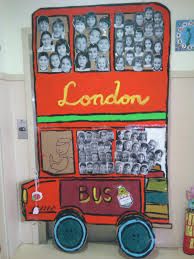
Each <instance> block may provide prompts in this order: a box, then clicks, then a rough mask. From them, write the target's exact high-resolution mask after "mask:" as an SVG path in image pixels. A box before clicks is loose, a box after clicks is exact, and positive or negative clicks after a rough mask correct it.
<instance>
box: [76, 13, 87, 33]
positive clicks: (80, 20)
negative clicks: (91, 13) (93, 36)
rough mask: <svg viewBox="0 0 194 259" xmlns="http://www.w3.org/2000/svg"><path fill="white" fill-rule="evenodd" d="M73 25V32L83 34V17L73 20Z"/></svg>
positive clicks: (84, 25) (84, 22) (84, 27)
mask: <svg viewBox="0 0 194 259" xmlns="http://www.w3.org/2000/svg"><path fill="white" fill-rule="evenodd" d="M73 25H74V28H75V31H76V32H77V33H79V34H83V33H84V31H85V29H86V21H85V16H81V15H77V16H75V17H74V19H73Z"/></svg>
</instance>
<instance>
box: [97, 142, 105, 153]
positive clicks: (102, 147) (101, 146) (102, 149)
mask: <svg viewBox="0 0 194 259" xmlns="http://www.w3.org/2000/svg"><path fill="white" fill-rule="evenodd" d="M103 151H104V144H99V145H98V152H103Z"/></svg>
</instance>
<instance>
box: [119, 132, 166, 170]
mask: <svg viewBox="0 0 194 259" xmlns="http://www.w3.org/2000/svg"><path fill="white" fill-rule="evenodd" d="M147 133H148V132H147V131H146V129H127V130H118V131H117V138H116V152H115V171H116V173H118V174H133V175H146V174H148V172H149V171H161V160H162V157H163V156H164V150H162V149H160V147H159V143H158V142H157V141H156V140H155V139H149V140H148V138H147Z"/></svg>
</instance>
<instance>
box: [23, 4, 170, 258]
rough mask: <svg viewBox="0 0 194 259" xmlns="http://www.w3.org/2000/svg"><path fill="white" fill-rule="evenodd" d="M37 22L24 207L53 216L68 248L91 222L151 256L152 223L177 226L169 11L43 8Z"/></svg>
mask: <svg viewBox="0 0 194 259" xmlns="http://www.w3.org/2000/svg"><path fill="white" fill-rule="evenodd" d="M32 24H33V46H32V47H33V63H34V64H33V69H34V79H35V80H34V81H35V96H36V102H35V104H36V126H37V136H38V158H39V174H38V179H37V178H36V179H35V181H30V182H28V183H25V184H23V185H22V213H23V215H24V216H25V219H26V220H37V221H38V220H44V221H55V226H54V233H53V234H54V239H55V242H56V244H57V246H58V247H59V248H60V249H62V250H63V251H65V252H74V251H77V250H80V249H81V248H82V247H83V246H84V244H85V243H86V239H87V228H86V224H87V223H89V224H113V225H117V239H118V243H119V247H120V249H121V250H122V251H123V252H124V253H125V254H127V255H128V256H132V257H136V258H141V257H145V256H147V255H148V254H150V253H151V252H152V250H153V249H154V246H155V235H154V233H153V229H152V227H153V226H154V224H156V225H157V227H164V226H165V227H168V228H169V227H171V225H170V222H169V207H168V188H167V181H168V171H167V151H168V150H167V147H168V145H167V137H166V136H167V127H168V107H167V103H168V84H169V50H170V48H169V47H170V13H169V10H168V9H167V8H166V7H165V6H163V5H161V4H158V3H141V4H139V3H138V4H120V5H105V6H92V7H91V6H89V7H88V6H82V7H64V8H63V7H62V8H42V9H39V10H37V11H35V12H34V14H33V17H32ZM136 25H137V26H136ZM124 40H125V42H124ZM142 46H143V47H142ZM105 135H106V136H109V139H106V140H105ZM122 135H123V139H121V136H122ZM98 136H100V141H97V139H96V138H97V137H98ZM92 138H93V139H92ZM94 138H95V141H94ZM128 138H129V139H128ZM81 139H84V141H83V143H82V141H81ZM119 141H120V142H119ZM140 151H141V152H140ZM120 152H121V153H120ZM119 186H120V188H122V190H123V191H122V193H124V194H123V195H124V196H125V197H123V196H122V195H120V194H121V192H120V193H119V192H118V187H119ZM34 192H36V193H41V194H42V199H39V198H38V197H40V196H38V195H34V194H33V193H34ZM133 230H134V231H133ZM64 233H71V238H70V235H66V234H64Z"/></svg>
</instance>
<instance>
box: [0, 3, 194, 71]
mask: <svg viewBox="0 0 194 259" xmlns="http://www.w3.org/2000/svg"><path fill="white" fill-rule="evenodd" d="M123 2H125V3H130V2H135V3H138V2H151V1H147V0H140V1H139V0H136V1H135V0H128V1H127V0H123ZM152 2H160V3H163V4H165V5H166V6H167V7H168V8H169V9H170V11H171V15H172V16H171V17H172V23H171V24H172V47H171V70H173V71H176V70H182V71H183V70H184V71H186V70H194V62H193V60H194V52H185V53H181V52H175V51H174V36H175V21H176V20H177V19H194V13H193V10H194V1H193V0H184V1H183V0H170V1H169V0H160V1H152ZM105 3H107V4H108V3H121V1H120V0H98V1H97V0H82V1H81V0H74V1H72V0H39V1H35V0H33V1H32V0H14V1H13V0H0V5H1V9H0V24H1V25H2V24H3V25H4V26H1V27H0V35H1V37H0V45H1V51H0V61H1V62H0V72H4V73H10V74H18V73H19V74H23V57H22V56H23V54H22V41H21V29H22V28H23V27H30V26H31V13H32V12H34V11H35V10H37V9H38V8H40V7H55V6H72V5H75V6H76V5H77V6H79V5H95V4H105Z"/></svg>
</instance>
